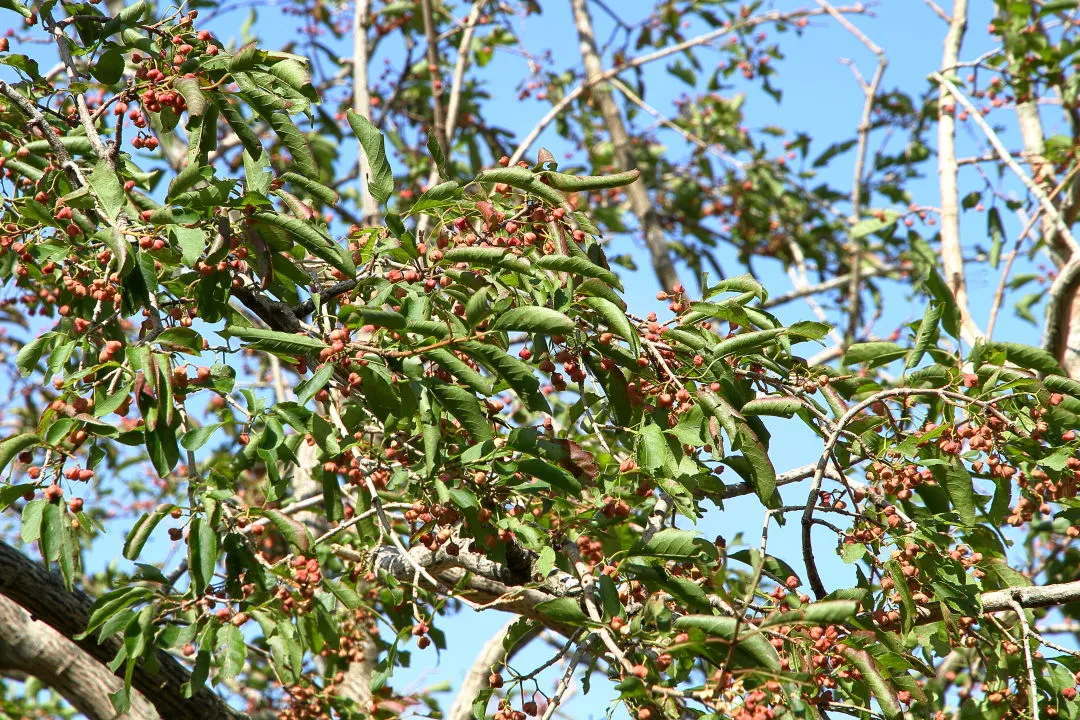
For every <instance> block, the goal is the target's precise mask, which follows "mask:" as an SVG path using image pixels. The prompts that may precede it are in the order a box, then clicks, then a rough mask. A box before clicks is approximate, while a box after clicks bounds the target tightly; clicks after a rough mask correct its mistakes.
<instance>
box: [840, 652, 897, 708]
mask: <svg viewBox="0 0 1080 720" xmlns="http://www.w3.org/2000/svg"><path fill="white" fill-rule="evenodd" d="M844 656H845V657H846V658H847V660H848V661H849V662H851V664H852V665H854V666H855V667H856V668H857V669H858V670H859V673H860V674H861V675H862V677H863V680H864V681H865V682H866V685H867V686H868V687H869V688H870V692H872V693H873V694H874V698H875V699H877V704H878V707H880V708H881V712H882V714H884V715H885V717H886V718H888V719H889V720H893V718H902V717H904V712H903V709H902V708H901V707H900V702H899V701H898V700H897V699H896V693H894V692H893V690H892V688H891V687H890V686H889V682H888V681H887V680H886V679H885V677H884V676H883V675H882V674H881V670H880V669H879V668H878V666H877V664H876V663H875V662H874V659H873V657H872V656H871V655H870V653H868V652H867V651H865V650H861V649H856V648H846V651H845V652H844Z"/></svg>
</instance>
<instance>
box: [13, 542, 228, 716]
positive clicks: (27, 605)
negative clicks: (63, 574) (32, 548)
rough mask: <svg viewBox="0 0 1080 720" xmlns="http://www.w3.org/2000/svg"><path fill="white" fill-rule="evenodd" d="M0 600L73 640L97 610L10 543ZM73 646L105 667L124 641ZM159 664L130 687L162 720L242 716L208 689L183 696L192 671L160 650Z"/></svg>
mask: <svg viewBox="0 0 1080 720" xmlns="http://www.w3.org/2000/svg"><path fill="white" fill-rule="evenodd" d="M0 595H4V596H6V597H7V598H8V599H10V600H12V601H13V602H15V603H18V604H19V605H21V606H22V607H23V608H24V609H26V610H27V611H29V612H30V614H31V615H32V616H33V617H34V618H35V619H37V620H39V621H41V622H44V623H45V624H47V625H48V626H50V627H51V628H53V629H54V630H56V631H57V632H58V633H60V634H61V635H63V636H64V637H66V638H69V639H70V638H74V637H75V636H76V635H78V634H79V633H81V632H83V630H85V629H86V621H87V618H88V617H89V611H90V607H91V605H93V601H92V600H91V599H90V598H89V597H87V596H86V595H85V594H83V593H82V592H80V591H78V590H76V591H74V592H68V591H67V590H66V589H65V588H64V585H63V582H62V581H61V580H60V578H59V577H58V576H56V575H53V574H51V573H49V572H48V571H46V570H44V569H43V568H41V567H39V566H38V565H36V564H35V563H34V562H33V561H31V560H30V559H29V558H27V557H26V556H25V555H23V554H22V553H20V552H19V551H18V550H16V549H15V548H13V547H11V546H10V545H8V544H6V543H0ZM73 642H74V643H75V644H76V645H78V646H79V647H80V648H81V649H82V650H83V651H84V652H85V653H86V654H87V655H89V656H90V657H92V658H94V659H95V660H96V661H97V662H99V663H102V664H107V663H109V662H111V661H112V660H113V658H114V657H115V656H116V653H117V651H118V650H119V649H120V647H121V645H122V640H121V639H120V638H119V637H110V638H106V639H105V640H104V641H102V642H101V644H98V642H97V640H96V639H95V638H94V637H88V638H85V639H83V640H73ZM156 659H157V664H158V666H159V668H158V670H157V672H151V671H150V669H149V667H148V666H147V665H146V664H145V663H142V664H139V665H136V666H135V671H134V673H133V675H132V680H131V684H132V686H133V687H134V688H135V689H136V690H138V691H139V692H140V693H142V694H143V696H144V697H145V698H146V699H147V700H149V701H150V702H151V703H152V704H153V705H154V707H155V708H156V709H157V712H158V713H159V714H160V715H161V716H162V717H164V718H169V720H219V719H220V720H233V719H234V718H237V717H238V714H237V713H236V712H235V711H234V710H233V709H232V708H230V707H229V706H228V705H226V704H225V701H224V700H222V699H221V698H220V697H218V696H217V695H216V694H214V693H213V692H212V691H211V690H210V689H209V688H207V687H203V688H202V689H201V690H200V691H199V692H198V693H196V694H195V695H194V696H193V697H191V698H186V697H184V695H183V691H182V687H183V685H184V683H186V682H187V681H188V680H189V679H190V678H189V673H188V671H187V670H186V669H184V667H183V666H182V665H181V664H180V663H179V662H177V661H176V659H175V658H174V657H173V656H172V655H170V654H169V653H167V652H165V651H163V650H161V651H158V653H157V657H156ZM121 672H122V670H121Z"/></svg>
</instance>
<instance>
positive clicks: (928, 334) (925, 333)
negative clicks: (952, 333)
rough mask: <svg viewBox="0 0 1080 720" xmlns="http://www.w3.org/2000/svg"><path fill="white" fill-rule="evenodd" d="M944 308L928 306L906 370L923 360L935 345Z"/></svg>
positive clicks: (939, 305)
mask: <svg viewBox="0 0 1080 720" xmlns="http://www.w3.org/2000/svg"><path fill="white" fill-rule="evenodd" d="M943 310H944V308H943V306H942V305H941V303H937V302H931V303H929V304H928V305H927V306H926V312H924V313H923V319H922V322H920V323H919V332H918V333H917V334H916V335H915V344H914V345H913V346H912V348H911V354H910V355H909V356H908V359H907V361H906V362H905V363H904V369H905V370H907V369H909V368H913V367H915V366H916V365H918V364H919V362H920V361H921V360H922V359H923V355H925V354H926V351H927V350H929V349H930V347H931V346H932V345H933V344H934V341H935V340H936V339H937V336H938V332H937V330H938V324H939V323H940V322H941V313H942V312H943Z"/></svg>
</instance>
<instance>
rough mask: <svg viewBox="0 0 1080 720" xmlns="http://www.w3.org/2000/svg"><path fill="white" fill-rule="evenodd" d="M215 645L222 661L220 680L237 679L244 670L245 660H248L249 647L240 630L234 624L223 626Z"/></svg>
mask: <svg viewBox="0 0 1080 720" xmlns="http://www.w3.org/2000/svg"><path fill="white" fill-rule="evenodd" d="M215 644H216V645H217V650H218V652H217V657H218V659H220V661H221V673H220V674H219V675H218V678H219V679H220V680H228V679H229V678H232V677H235V676H236V675H237V674H239V673H240V671H241V670H243V669H244V660H246V659H247V645H245V644H244V635H243V633H241V632H240V628H238V627H236V626H235V625H232V624H226V625H222V626H221V628H220V629H219V630H218V631H217V637H216V639H215Z"/></svg>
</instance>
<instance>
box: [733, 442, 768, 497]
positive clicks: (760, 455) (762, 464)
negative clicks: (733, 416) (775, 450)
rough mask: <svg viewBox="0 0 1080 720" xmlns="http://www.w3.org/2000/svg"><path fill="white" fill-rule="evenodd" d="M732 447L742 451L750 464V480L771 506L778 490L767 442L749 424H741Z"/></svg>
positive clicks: (759, 494)
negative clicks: (762, 440)
mask: <svg viewBox="0 0 1080 720" xmlns="http://www.w3.org/2000/svg"><path fill="white" fill-rule="evenodd" d="M732 447H733V448H736V449H738V450H740V451H742V454H743V457H744V458H745V459H746V462H747V464H748V465H749V473H750V482H751V484H752V485H753V486H754V492H755V493H757V496H758V498H759V499H760V500H761V501H762V502H763V503H765V504H766V505H767V506H771V503H772V501H773V494H774V493H775V492H776V468H775V467H773V464H772V460H771V459H770V458H769V452H768V450H767V449H766V447H765V444H764V443H762V442H761V440H760V438H758V436H757V433H755V432H754V431H753V430H752V429H751V428H750V426H749V425H746V424H740V425H739V429H738V432H737V433H736V435H735V437H734V438H733V439H732Z"/></svg>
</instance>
